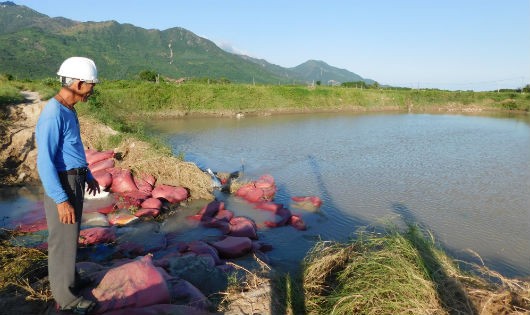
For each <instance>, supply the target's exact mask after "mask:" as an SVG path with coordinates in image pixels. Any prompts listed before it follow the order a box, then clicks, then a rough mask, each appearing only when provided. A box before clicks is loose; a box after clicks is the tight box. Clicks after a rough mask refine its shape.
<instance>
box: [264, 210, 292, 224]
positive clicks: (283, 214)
mask: <svg viewBox="0 0 530 315" xmlns="http://www.w3.org/2000/svg"><path fill="white" fill-rule="evenodd" d="M274 214H276V216H277V219H276V220H275V221H274V222H273V221H265V222H263V223H264V224H265V225H266V226H268V227H279V226H284V225H286V224H287V222H289V219H290V218H291V211H290V210H289V209H287V208H283V207H282V208H279V209H278V210H277V211H275V212H274Z"/></svg>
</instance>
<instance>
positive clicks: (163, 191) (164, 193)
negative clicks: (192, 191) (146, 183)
mask: <svg viewBox="0 0 530 315" xmlns="http://www.w3.org/2000/svg"><path fill="white" fill-rule="evenodd" d="M151 194H152V196H153V198H163V199H165V200H167V201H168V202H169V203H177V202H181V201H183V200H186V199H187V198H188V191H187V190H186V188H184V187H180V186H170V185H157V186H155V188H153V191H152V192H151Z"/></svg>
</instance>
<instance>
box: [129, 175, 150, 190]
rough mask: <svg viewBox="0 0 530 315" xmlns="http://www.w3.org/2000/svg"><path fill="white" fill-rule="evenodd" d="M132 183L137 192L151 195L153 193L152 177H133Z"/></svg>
mask: <svg viewBox="0 0 530 315" xmlns="http://www.w3.org/2000/svg"><path fill="white" fill-rule="evenodd" d="M134 183H135V184H136V187H138V190H139V191H143V192H146V193H151V192H152V191H153V187H154V183H155V179H154V177H153V176H152V175H142V176H140V177H134Z"/></svg>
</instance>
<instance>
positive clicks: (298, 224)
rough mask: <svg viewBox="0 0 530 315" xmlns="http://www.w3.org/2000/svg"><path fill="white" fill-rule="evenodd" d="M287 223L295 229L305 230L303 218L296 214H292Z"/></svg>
mask: <svg viewBox="0 0 530 315" xmlns="http://www.w3.org/2000/svg"><path fill="white" fill-rule="evenodd" d="M288 223H289V224H290V225H292V226H293V227H294V228H295V229H297V230H300V231H305V230H307V226H306V225H305V223H304V220H302V218H301V217H300V216H298V215H292V216H291V218H290V219H289V222H288Z"/></svg>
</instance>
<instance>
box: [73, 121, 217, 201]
mask: <svg viewBox="0 0 530 315" xmlns="http://www.w3.org/2000/svg"><path fill="white" fill-rule="evenodd" d="M80 124H81V134H82V137H83V143H84V145H85V146H87V147H89V148H94V149H97V150H114V152H116V158H117V163H116V166H117V167H121V168H127V169H130V170H131V171H132V172H133V173H134V174H151V175H153V176H155V178H156V179H157V183H162V184H167V185H174V186H183V187H185V188H188V189H189V191H190V195H191V197H192V198H193V199H207V200H209V199H212V198H213V194H212V185H211V178H210V177H209V175H207V174H205V173H204V172H203V171H201V170H200V169H199V168H198V167H197V166H196V165H195V164H194V163H189V162H185V161H182V160H181V159H179V158H177V157H174V156H173V155H172V154H171V152H170V151H169V150H168V149H167V148H163V147H160V148H157V147H155V146H153V145H152V144H150V143H147V142H144V141H140V140H138V139H134V138H132V137H127V136H124V135H121V134H118V133H117V132H115V131H114V130H112V129H111V128H109V127H107V126H105V125H102V124H101V123H98V122H96V121H94V120H93V119H90V118H88V117H81V118H80Z"/></svg>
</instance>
